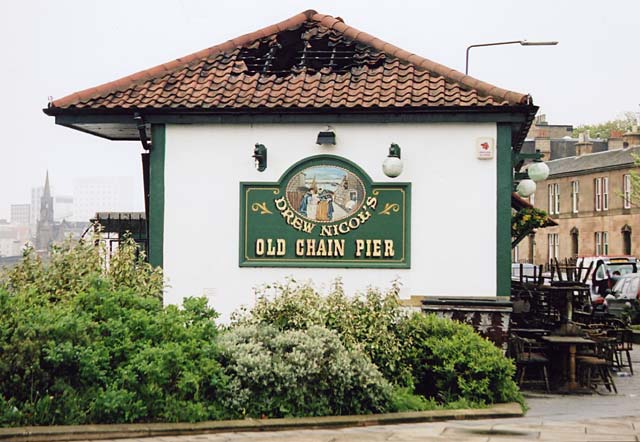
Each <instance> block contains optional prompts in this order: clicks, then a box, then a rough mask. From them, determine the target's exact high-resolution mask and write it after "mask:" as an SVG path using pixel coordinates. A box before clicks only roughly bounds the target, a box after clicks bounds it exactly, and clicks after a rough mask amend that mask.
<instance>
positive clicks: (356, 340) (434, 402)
mask: <svg viewBox="0 0 640 442" xmlns="http://www.w3.org/2000/svg"><path fill="white" fill-rule="evenodd" d="M398 289H399V287H398V285H397V284H396V283H394V284H393V285H392V287H391V289H390V290H389V291H388V292H386V293H385V292H381V291H379V290H377V289H372V288H369V289H367V291H366V292H365V293H364V294H361V295H359V296H356V297H353V298H349V297H347V296H346V295H345V294H344V291H343V290H342V285H341V284H340V281H337V282H336V284H335V285H334V287H333V288H332V290H331V292H330V293H329V294H328V296H322V295H321V294H320V293H319V292H318V291H317V290H316V289H315V288H314V287H313V285H311V284H310V283H296V282H295V281H293V280H288V281H286V282H285V283H284V284H275V285H272V286H268V287H265V288H263V289H262V291H261V292H260V293H259V294H260V296H259V297H258V300H257V302H256V305H255V307H254V308H253V309H252V310H250V311H246V310H245V311H243V312H240V313H239V314H237V315H236V316H235V318H234V324H236V325H238V324H254V325H273V326H275V327H276V328H278V329H280V330H306V329H308V328H309V327H311V326H314V325H317V326H323V327H326V328H328V329H330V330H334V331H336V332H337V333H338V335H339V336H340V339H341V340H342V342H343V343H344V345H345V346H346V347H347V348H350V349H358V350H361V351H363V352H364V353H365V354H366V355H367V356H368V357H369V358H370V359H371V361H372V362H373V363H374V364H375V365H376V366H377V367H378V369H379V370H380V372H382V374H383V375H384V376H385V378H386V379H387V380H389V381H390V382H392V383H393V384H394V385H395V386H396V389H395V391H394V399H393V401H392V402H393V404H392V405H391V408H392V409H395V410H400V409H402V410H414V409H415V410H419V409H433V408H438V407H440V406H444V407H449V406H456V405H457V406H463V405H466V406H478V405H480V404H488V403H500V402H510V401H514V400H515V401H520V402H522V396H521V395H520V393H519V390H518V388H517V385H516V384H515V382H514V381H513V379H512V378H513V375H514V372H515V368H514V366H513V363H512V362H511V360H510V359H508V358H506V357H505V356H504V355H503V354H502V351H501V350H499V349H498V348H496V347H495V346H494V345H493V344H492V343H491V342H489V341H487V340H486V339H484V338H482V337H481V336H480V335H478V334H477V333H475V331H474V330H473V328H472V327H470V326H467V325H464V324H460V323H458V322H454V321H451V320H448V319H442V318H438V317H435V316H427V315H424V314H421V313H416V314H413V315H409V314H407V313H406V312H405V311H403V310H402V309H401V307H400V305H399V301H398V296H397V293H398ZM414 387H415V389H414ZM415 394H417V395H420V396H422V397H423V398H425V399H424V400H421V399H418V398H417V397H414V396H413V395H415Z"/></svg>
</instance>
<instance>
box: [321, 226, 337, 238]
mask: <svg viewBox="0 0 640 442" xmlns="http://www.w3.org/2000/svg"><path fill="white" fill-rule="evenodd" d="M334 227H335V226H322V229H321V230H320V236H333V235H336V234H337V232H335V233H332V232H331V230H334V231H335V229H334Z"/></svg>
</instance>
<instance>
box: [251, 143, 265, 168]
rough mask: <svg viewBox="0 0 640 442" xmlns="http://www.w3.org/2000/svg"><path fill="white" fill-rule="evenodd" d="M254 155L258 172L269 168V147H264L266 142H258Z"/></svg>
mask: <svg viewBox="0 0 640 442" xmlns="http://www.w3.org/2000/svg"><path fill="white" fill-rule="evenodd" d="M252 157H253V159H254V160H255V161H256V169H258V172H264V170H265V169H266V168H267V148H266V147H264V144H260V143H256V145H255V147H254V148H253V155H252Z"/></svg>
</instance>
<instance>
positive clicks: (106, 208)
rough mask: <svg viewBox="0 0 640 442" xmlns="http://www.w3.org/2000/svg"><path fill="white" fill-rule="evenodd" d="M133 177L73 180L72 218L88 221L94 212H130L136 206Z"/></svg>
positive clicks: (135, 208)
mask: <svg viewBox="0 0 640 442" xmlns="http://www.w3.org/2000/svg"><path fill="white" fill-rule="evenodd" d="M139 192H140V190H139V189H136V187H135V181H134V179H133V177H86V178H78V179H75V180H73V220H74V221H88V220H90V219H92V218H93V217H94V216H95V214H96V212H131V211H135V210H139V209H140V208H139V207H136V204H135V203H136V198H135V197H136V195H137V194H138V193H139Z"/></svg>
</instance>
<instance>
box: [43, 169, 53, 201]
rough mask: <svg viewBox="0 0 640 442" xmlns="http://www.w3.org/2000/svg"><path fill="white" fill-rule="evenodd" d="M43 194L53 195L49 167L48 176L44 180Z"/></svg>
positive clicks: (44, 195)
mask: <svg viewBox="0 0 640 442" xmlns="http://www.w3.org/2000/svg"><path fill="white" fill-rule="evenodd" d="M42 196H43V197H45V198H50V197H51V188H50V187H49V169H47V177H46V178H45V180H44V192H42Z"/></svg>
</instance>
